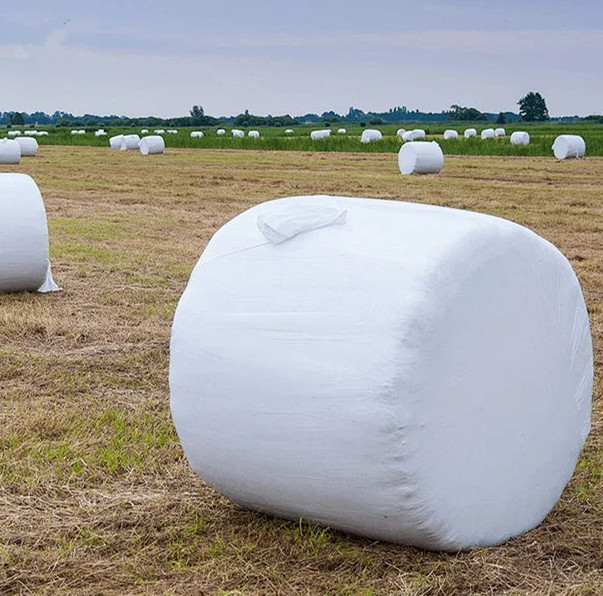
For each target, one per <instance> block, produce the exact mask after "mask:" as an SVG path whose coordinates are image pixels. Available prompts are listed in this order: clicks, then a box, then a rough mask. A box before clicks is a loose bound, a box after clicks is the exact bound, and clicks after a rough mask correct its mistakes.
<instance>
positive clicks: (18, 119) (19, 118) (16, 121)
mask: <svg viewBox="0 0 603 596" xmlns="http://www.w3.org/2000/svg"><path fill="white" fill-rule="evenodd" d="M10 123H11V124H12V125H13V126H22V125H23V124H25V118H24V116H23V114H21V113H19V112H13V113H12V114H11V115H10Z"/></svg>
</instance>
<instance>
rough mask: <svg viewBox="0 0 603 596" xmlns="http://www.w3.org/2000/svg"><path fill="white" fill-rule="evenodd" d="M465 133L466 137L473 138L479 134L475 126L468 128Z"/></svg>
mask: <svg viewBox="0 0 603 596" xmlns="http://www.w3.org/2000/svg"><path fill="white" fill-rule="evenodd" d="M463 135H464V137H465V138H466V139H471V138H472V137H476V136H477V130H476V129H475V128H466V129H465V132H464V133H463Z"/></svg>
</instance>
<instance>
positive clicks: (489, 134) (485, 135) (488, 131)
mask: <svg viewBox="0 0 603 596" xmlns="http://www.w3.org/2000/svg"><path fill="white" fill-rule="evenodd" d="M481 136H482V140H484V139H493V138H494V129H493V128H484V130H482V135H481Z"/></svg>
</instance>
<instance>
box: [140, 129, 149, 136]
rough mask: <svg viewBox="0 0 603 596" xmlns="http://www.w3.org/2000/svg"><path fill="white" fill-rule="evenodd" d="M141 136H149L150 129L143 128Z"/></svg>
mask: <svg viewBox="0 0 603 596" xmlns="http://www.w3.org/2000/svg"><path fill="white" fill-rule="evenodd" d="M140 134H141V135H147V134H149V129H148V128H143V129H142V130H141V131H140Z"/></svg>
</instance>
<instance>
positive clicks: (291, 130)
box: [285, 128, 295, 135]
mask: <svg viewBox="0 0 603 596" xmlns="http://www.w3.org/2000/svg"><path fill="white" fill-rule="evenodd" d="M294 132H295V131H294V130H293V129H292V128H288V129H287V130H286V131H285V134H286V135H292V134H293V133H294Z"/></svg>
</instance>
